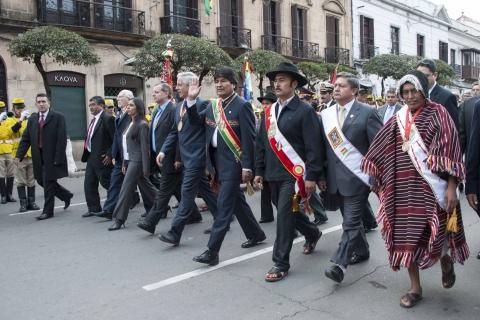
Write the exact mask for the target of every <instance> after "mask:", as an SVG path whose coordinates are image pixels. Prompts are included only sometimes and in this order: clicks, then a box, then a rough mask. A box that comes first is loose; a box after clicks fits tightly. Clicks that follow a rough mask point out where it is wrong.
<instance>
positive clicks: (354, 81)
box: [337, 72, 360, 92]
mask: <svg viewBox="0 0 480 320" xmlns="http://www.w3.org/2000/svg"><path fill="white" fill-rule="evenodd" d="M338 78H345V79H347V82H348V84H349V85H350V87H351V88H352V89H357V92H358V90H360V81H359V80H358V78H357V77H356V76H355V75H354V74H352V73H349V72H339V73H337V79H338Z"/></svg>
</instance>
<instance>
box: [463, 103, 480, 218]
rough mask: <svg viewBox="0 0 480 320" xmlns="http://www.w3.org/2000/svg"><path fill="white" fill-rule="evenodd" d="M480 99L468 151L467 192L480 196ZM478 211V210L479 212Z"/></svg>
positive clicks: (472, 124)
mask: <svg viewBox="0 0 480 320" xmlns="http://www.w3.org/2000/svg"><path fill="white" fill-rule="evenodd" d="M479 109H480V100H478V101H477V102H476V103H475V106H474V111H473V117H472V121H471V128H470V130H471V133H470V139H469V143H468V153H467V159H466V160H467V161H466V163H467V181H466V184H465V194H476V195H477V197H480V110H479ZM477 213H478V212H477ZM479 215H480V214H479Z"/></svg>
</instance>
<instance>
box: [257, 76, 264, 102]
mask: <svg viewBox="0 0 480 320" xmlns="http://www.w3.org/2000/svg"><path fill="white" fill-rule="evenodd" d="M259 78H260V79H259V80H258V90H259V91H260V97H263V77H262V76H260V77H259Z"/></svg>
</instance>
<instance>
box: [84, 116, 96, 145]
mask: <svg viewBox="0 0 480 320" xmlns="http://www.w3.org/2000/svg"><path fill="white" fill-rule="evenodd" d="M94 123H95V117H94V118H93V119H92V121H90V125H89V126H88V132H87V138H85V142H84V143H83V148H84V149H87V150H88V145H89V144H90V139H91V138H92V131H93V125H94Z"/></svg>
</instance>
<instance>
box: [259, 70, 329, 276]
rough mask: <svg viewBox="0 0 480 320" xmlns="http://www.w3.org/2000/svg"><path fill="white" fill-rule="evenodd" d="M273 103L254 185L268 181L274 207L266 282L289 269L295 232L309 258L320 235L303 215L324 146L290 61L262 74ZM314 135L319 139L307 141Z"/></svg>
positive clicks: (261, 138)
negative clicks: (271, 87) (274, 228)
mask: <svg viewBox="0 0 480 320" xmlns="http://www.w3.org/2000/svg"><path fill="white" fill-rule="evenodd" d="M267 77H268V78H269V79H270V80H271V81H273V84H274V90H275V94H276V95H277V97H278V100H277V102H276V103H275V104H273V105H272V106H271V107H268V108H267V109H266V110H265V115H264V116H262V119H261V122H260V129H259V133H258V136H257V139H256V159H255V173H256V176H255V183H256V184H257V185H259V186H260V187H261V186H262V184H263V181H264V180H265V181H268V183H269V186H270V190H271V192H272V202H273V203H274V205H275V206H276V208H277V237H276V239H275V244H274V246H273V257H272V260H273V263H274V265H273V267H272V268H271V269H270V270H269V271H268V272H267V274H266V275H265V281H267V282H275V281H279V280H282V279H283V278H285V276H286V275H287V274H288V271H289V269H290V251H291V249H292V244H293V239H294V233H295V229H297V230H298V231H300V233H302V234H303V235H304V236H305V244H304V247H303V253H304V254H311V253H312V252H313V250H314V249H315V246H316V244H317V242H318V240H319V239H320V236H321V235H322V233H321V232H320V231H319V230H318V228H317V226H316V225H315V224H314V223H312V222H310V220H309V218H308V217H307V216H306V215H305V213H304V212H303V210H302V208H301V206H300V205H299V204H300V200H302V199H303V200H305V203H306V207H307V208H308V198H309V195H310V194H312V193H313V192H315V190H316V185H317V181H319V180H320V179H321V177H322V175H323V165H324V159H325V145H324V140H323V137H322V136H321V134H320V121H319V119H318V116H317V114H316V112H315V110H314V109H313V108H312V107H311V106H309V105H308V104H306V103H304V102H302V101H300V99H299V97H298V96H297V95H295V89H296V88H297V87H301V86H304V85H305V84H306V83H307V79H306V78H305V77H304V76H303V75H302V74H301V73H300V72H299V71H298V68H297V67H296V66H295V65H293V64H291V63H286V62H283V63H280V64H279V66H278V67H277V69H276V70H274V71H271V72H269V73H267ZM315 133H317V136H318V138H312V135H315Z"/></svg>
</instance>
